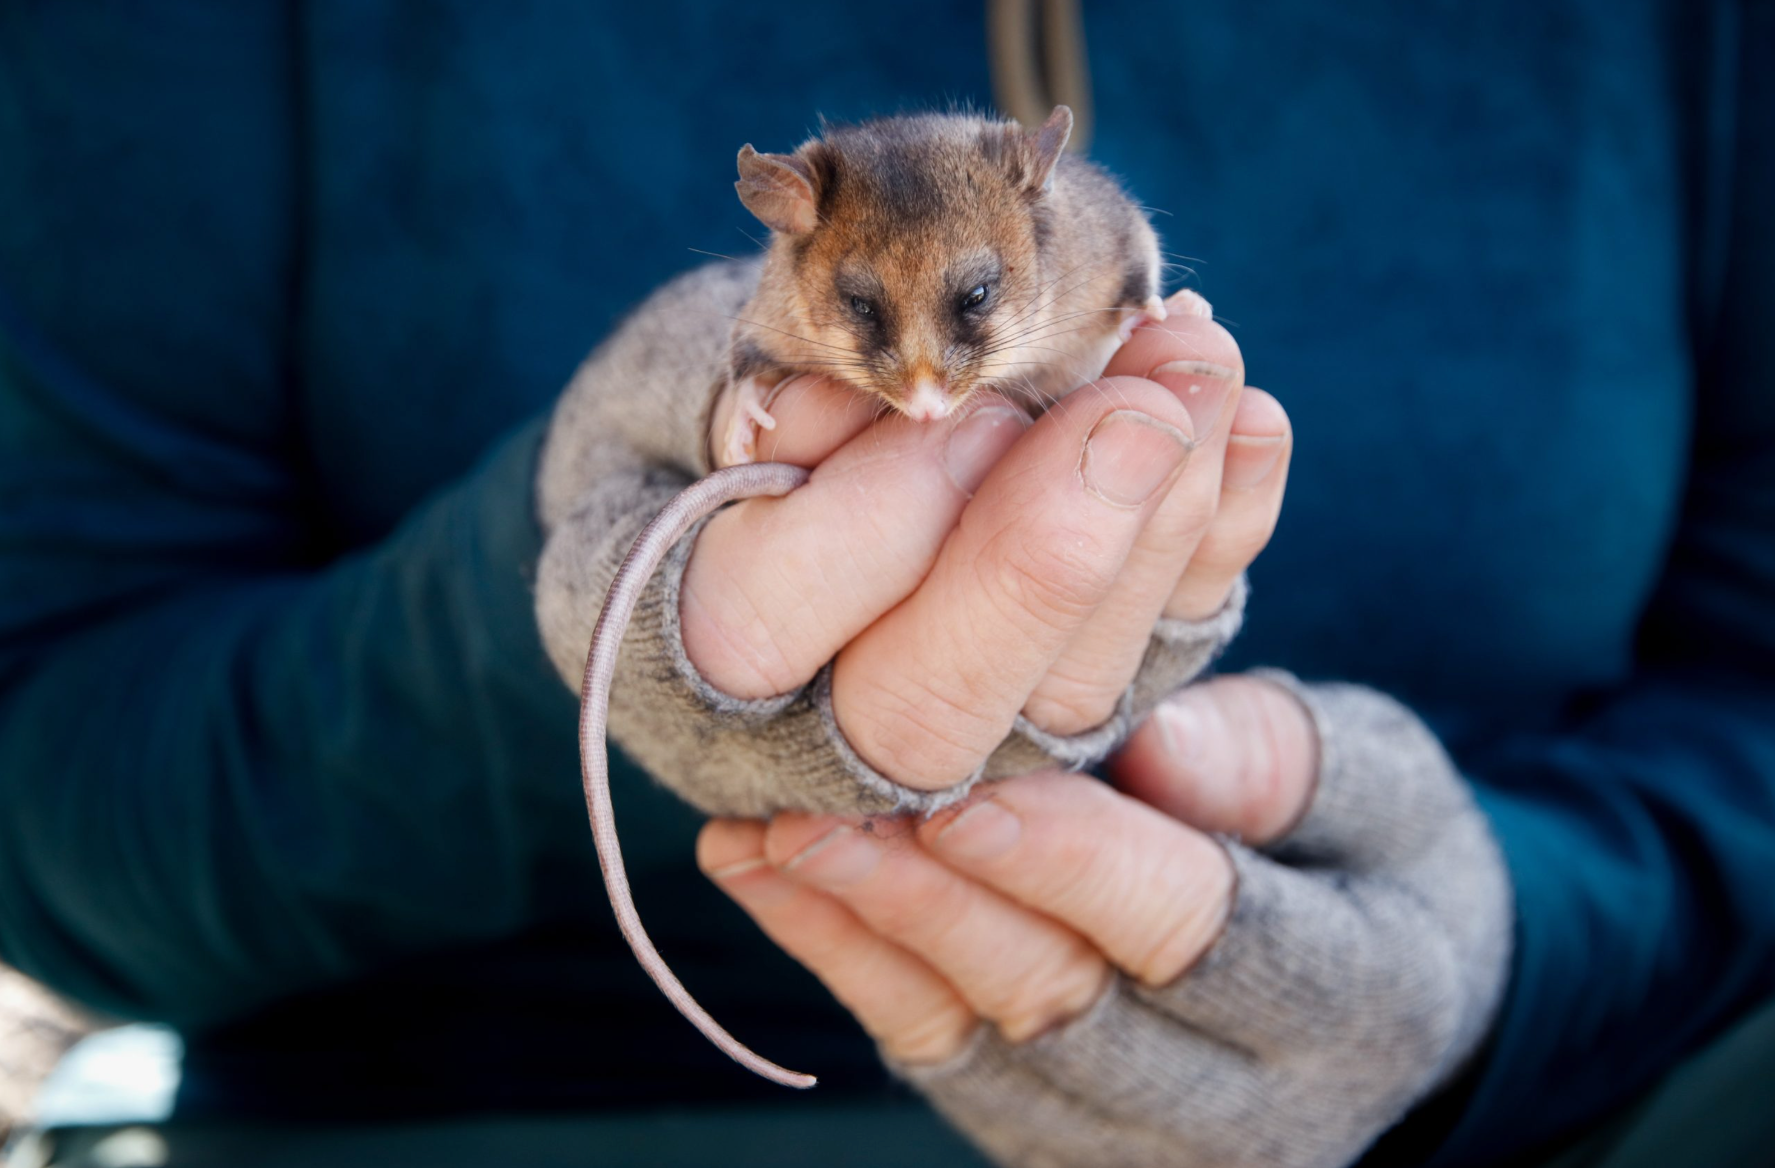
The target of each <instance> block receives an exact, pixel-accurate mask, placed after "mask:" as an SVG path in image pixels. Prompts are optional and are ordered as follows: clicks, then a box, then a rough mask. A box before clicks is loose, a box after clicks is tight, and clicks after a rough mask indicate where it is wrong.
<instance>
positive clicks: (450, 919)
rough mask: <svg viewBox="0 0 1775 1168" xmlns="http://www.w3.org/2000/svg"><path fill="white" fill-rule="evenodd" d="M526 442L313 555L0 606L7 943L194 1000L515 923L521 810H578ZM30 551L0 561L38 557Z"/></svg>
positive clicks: (98, 979)
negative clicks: (96, 613)
mask: <svg viewBox="0 0 1775 1168" xmlns="http://www.w3.org/2000/svg"><path fill="white" fill-rule="evenodd" d="M539 440H540V427H539V426H530V427H526V428H525V429H524V430H523V431H521V432H520V433H518V434H517V435H515V436H514V437H512V438H511V439H510V440H508V441H507V442H506V443H505V444H504V445H503V446H501V447H500V448H499V449H498V450H497V451H496V452H495V453H494V454H493V455H492V456H491V457H490V458H489V459H487V460H486V461H485V463H484V464H483V465H482V466H481V467H480V468H479V469H478V470H477V471H475V472H474V473H472V474H471V475H469V476H467V477H466V478H465V479H463V480H462V481H460V482H459V483H457V484H455V485H453V486H451V487H449V488H447V489H445V490H443V491H442V492H441V493H439V494H438V495H436V496H435V497H434V498H433V499H432V500H431V501H430V502H429V503H428V504H427V505H425V506H423V507H422V508H420V509H419V510H417V511H416V512H415V513H414V514H413V515H412V516H410V517H409V520H408V521H407V522H406V523H405V524H404V525H403V526H401V527H400V528H399V529H398V530H397V531H395V532H394V533H393V534H392V535H391V536H390V537H388V538H387V539H386V540H384V541H383V542H381V543H380V544H378V545H375V546H372V547H370V548H368V549H366V550H364V551H362V552H359V553H357V554H354V555H351V556H349V557H347V558H345V559H343V560H340V561H337V562H335V563H333V564H331V565H329V566H327V567H325V568H323V569H319V570H315V571H311V572H281V573H269V572H260V573H254V572H244V571H235V572H221V571H218V572H213V573H209V574H206V575H205V576H203V577H200V578H198V579H196V580H188V581H186V582H183V583H181V584H179V585H178V586H175V587H168V588H162V589H158V590H155V591H153V592H152V593H150V594H149V598H147V599H139V600H132V601H130V602H127V603H113V604H110V605H107V606H104V607H103V608H102V609H101V610H100V611H101V612H102V613H103V615H102V616H101V617H97V618H92V619H84V620H82V621H80V622H79V624H78V626H77V627H71V628H63V629H60V630H56V631H54V632H53V633H51V634H49V635H47V636H46V635H45V634H44V631H43V630H44V622H38V623H37V624H35V625H34V626H33V628H32V630H31V631H32V633H33V634H35V635H34V636H33V637H32V638H31V640H33V641H34V642H35V643H36V651H31V647H30V646H28V645H25V642H26V637H25V636H24V635H22V634H20V633H19V632H18V631H17V630H14V631H13V633H12V635H10V636H9V637H8V638H7V641H8V644H7V647H8V648H9V649H14V650H16V651H15V652H12V653H9V654H8V655H7V657H6V661H7V665H8V667H7V668H6V670H5V671H4V673H3V674H0V678H3V681H0V955H3V957H4V959H5V960H6V961H7V962H9V963H11V964H14V965H16V966H18V967H19V968H20V969H22V970H24V971H26V972H28V973H30V974H32V975H33V976H35V977H38V978H39V979H41V980H43V981H45V982H47V983H49V984H51V985H53V986H55V987H57V988H58V989H61V990H63V991H65V992H67V993H69V994H71V995H72V996H74V997H76V998H79V999H81V1000H83V1001H85V1002H88V1003H90V1004H92V1005H95V1006H98V1007H100V1008H102V1009H105V1010H109V1011H114V1012H118V1013H121V1014H125V1015H141V1016H151V1017H156V1018H162V1019H166V1020H170V1021H172V1022H175V1023H177V1024H181V1025H201V1024H203V1023H206V1022H211V1021H216V1020H219V1019H224V1018H227V1017H230V1016H232V1015H235V1014H238V1013H239V1012H241V1011H243V1010H246V1009H248V1008H250V1007H252V1006H254V1005H256V1004H258V1003H261V1002H264V1001H268V1000H271V999H273V998H276V997H278V996H280V995H283V994H286V993H288V992H290V991H292V990H295V989H297V988H300V987H303V986H306V985H312V984H315V983H318V982H322V981H326V980H331V979H334V978H339V977H344V976H348V975H350V974H352V973H354V972H357V971H360V970H362V969H364V968H366V967H368V966H370V965H373V964H375V963H377V962H379V961H382V960H386V959H390V958H392V957H395V956H398V955H401V954H405V953H411V952H415V951H418V950H420V949H422V948H429V947H434V946H438V945H443V944H449V943H452V942H463V941H470V940H475V939H479V938H486V937H490V936H495V935H499V934H502V933H506V932H509V931H511V930H513V929H515V928H517V927H518V926H520V925H521V924H522V923H524V922H525V920H526V919H527V916H526V914H527V913H528V912H530V911H531V910H532V907H533V906H532V901H531V893H532V889H531V880H532V871H533V864H532V863H531V858H532V857H533V855H534V854H535V853H536V851H537V849H538V848H539V847H541V846H542V845H541V843H540V841H539V840H538V839H537V838H536V834H537V832H538V830H539V828H538V826H537V825H538V824H541V823H555V824H565V825H570V826H571V828H572V829H573V830H575V831H576V832H578V833H580V834H581V835H583V833H584V828H585V824H584V822H583V809H581V810H577V811H576V810H575V805H576V802H577V799H578V794H577V788H576V787H575V785H574V784H573V782H572V781H571V775H572V767H571V759H572V746H571V725H572V701H571V698H570V695H568V694H567V693H566V692H565V691H564V690H563V689H562V688H561V686H560V684H559V682H558V681H557V680H556V679H555V677H554V674H553V672H552V671H551V670H550V669H549V667H548V664H547V662H546V660H545V658H544V657H543V654H542V650H541V646H540V644H539V642H538V639H537V634H536V630H535V626H534V623H533V621H532V619H531V615H530V608H531V605H530V596H529V586H528V583H527V581H526V572H527V570H528V567H529V566H530V565H532V564H533V563H534V560H535V557H536V554H537V550H538V546H539V542H540V536H539V534H538V531H537V527H536V523H535V520H534V518H533V513H532V508H531V503H530V499H531V492H532V482H533V475H534V465H535V457H536V449H537V446H538V443H539ZM12 534H14V535H15V536H16V534H17V533H16V531H15V532H13V533H12ZM30 550H31V549H28V548H27V549H21V548H20V547H19V546H18V543H17V541H16V540H15V542H14V546H13V548H12V554H11V555H9V557H8V558H7V563H8V571H7V574H6V576H7V579H8V582H9V586H10V585H19V586H20V587H21V588H22V586H23V585H24V584H26V583H29V582H30V581H29V580H28V579H26V578H24V576H25V570H26V568H27V567H28V565H30V564H33V563H37V564H44V563H45V562H46V561H48V560H51V559H53V558H54V557H52V556H51V555H50V554H49V552H48V551H45V550H44V549H41V548H38V549H36V550H37V551H39V552H40V553H41V554H38V555H30V554H26V553H27V552H29V551H30ZM112 554H113V555H116V556H117V557H118V558H119V559H120V560H121V559H123V558H124V557H125V553H124V550H123V549H121V548H114V549H113V551H112ZM45 570H46V571H47V568H46V569H45ZM66 574H67V575H68V577H69V578H78V576H79V573H77V572H73V571H68V572H67V573H66ZM21 646H24V647H22V648H21ZM545 762H549V763H553V764H554V765H544V764H545ZM556 788H559V790H558V791H557V790H556ZM588 878H589V877H588Z"/></svg>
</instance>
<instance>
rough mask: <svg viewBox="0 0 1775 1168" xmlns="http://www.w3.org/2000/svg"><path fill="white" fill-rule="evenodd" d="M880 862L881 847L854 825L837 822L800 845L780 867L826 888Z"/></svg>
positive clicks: (856, 878)
mask: <svg viewBox="0 0 1775 1168" xmlns="http://www.w3.org/2000/svg"><path fill="white" fill-rule="evenodd" d="M880 863H881V848H880V847H879V846H878V845H876V844H875V843H874V842H873V841H871V840H868V839H865V838H863V836H862V835H861V834H860V833H859V832H858V831H857V829H856V828H854V827H851V826H849V825H847V824H841V825H840V826H838V827H835V828H833V829H832V830H831V831H829V832H827V833H826V834H825V835H823V836H821V837H820V838H819V839H817V840H815V841H814V842H813V843H811V844H809V845H807V846H806V847H805V848H802V849H801V851H799V852H797V853H796V854H795V858H794V859H792V860H790V861H789V862H788V863H787V864H784V865H783V867H784V869H786V870H787V871H790V872H793V873H794V874H795V876H796V878H797V879H801V880H807V881H809V882H811V883H814V884H819V885H822V886H824V887H827V888H840V887H843V886H844V885H847V884H855V883H857V881H859V880H862V879H863V878H864V877H866V876H868V875H869V874H870V873H871V872H873V871H875V869H876V866H877V865H879V864H880Z"/></svg>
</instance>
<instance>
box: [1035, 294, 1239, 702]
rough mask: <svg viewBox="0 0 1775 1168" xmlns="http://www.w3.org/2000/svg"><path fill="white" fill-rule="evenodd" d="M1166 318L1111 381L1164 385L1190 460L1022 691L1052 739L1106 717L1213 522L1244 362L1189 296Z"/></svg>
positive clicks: (1118, 364)
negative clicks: (1089, 608)
mask: <svg viewBox="0 0 1775 1168" xmlns="http://www.w3.org/2000/svg"><path fill="white" fill-rule="evenodd" d="M1169 305H1170V306H1171V307H1173V308H1174V309H1176V311H1174V312H1173V313H1172V315H1171V316H1169V317H1168V318H1167V319H1166V320H1165V321H1164V322H1162V323H1159V324H1152V325H1147V326H1145V327H1143V328H1140V329H1137V330H1136V331H1135V333H1134V335H1133V337H1132V338H1130V339H1129V341H1128V343H1127V344H1125V345H1123V346H1122V348H1121V349H1120V350H1119V351H1117V353H1116V355H1115V357H1114V358H1112V359H1111V361H1110V363H1109V367H1108V369H1107V370H1106V371H1105V372H1106V373H1107V374H1109V375H1118V374H1119V375H1126V376H1130V377H1141V378H1145V379H1147V380H1149V381H1152V382H1154V383H1156V384H1159V385H1162V386H1163V387H1164V388H1165V389H1166V390H1168V391H1170V392H1171V393H1172V394H1173V395H1174V396H1175V397H1176V398H1177V400H1178V401H1179V402H1180V403H1182V405H1183V406H1184V408H1185V409H1186V410H1187V411H1188V413H1189V418H1190V424H1191V435H1192V448H1191V451H1190V457H1189V464H1188V465H1187V466H1186V467H1185V468H1184V470H1183V473H1182V474H1181V475H1179V476H1178V479H1177V481H1176V482H1175V483H1173V484H1172V486H1171V488H1170V490H1169V491H1168V492H1167V493H1166V495H1165V498H1164V500H1163V501H1162V502H1161V503H1160V504H1159V506H1158V508H1157V510H1156V511H1155V512H1154V514H1153V516H1152V519H1151V520H1150V521H1148V523H1147V524H1146V526H1145V527H1144V528H1142V529H1141V531H1140V534H1139V537H1138V538H1137V539H1136V540H1135V542H1134V546H1133V549H1132V550H1131V551H1130V552H1129V554H1128V559H1127V562H1126V564H1125V565H1124V566H1123V568H1122V571H1121V574H1120V575H1119V576H1118V577H1117V578H1116V581H1115V584H1114V586H1113V587H1112V588H1111V589H1110V591H1109V594H1108V595H1107V596H1106V597H1105V598H1104V600H1103V603H1102V604H1100V605H1098V606H1097V609H1096V611H1094V612H1093V613H1092V614H1091V616H1090V619H1089V620H1087V621H1086V622H1085V623H1084V625H1083V626H1082V627H1080V628H1079V629H1078V631H1077V632H1076V633H1075V634H1074V635H1073V638H1072V640H1071V641H1070V642H1069V643H1068V644H1067V646H1066V648H1065V650H1064V651H1062V652H1061V654H1060V656H1059V657H1058V658H1057V659H1056V660H1055V662H1054V664H1053V666H1052V667H1051V668H1050V669H1049V670H1048V672H1047V674H1046V675H1045V676H1044V677H1043V678H1042V680H1041V681H1040V683H1039V684H1037V686H1036V687H1035V691H1034V692H1033V693H1031V694H1030V697H1029V702H1028V704H1027V705H1026V706H1025V707H1024V711H1023V712H1024V714H1025V715H1026V716H1027V717H1028V718H1029V720H1030V721H1031V722H1033V723H1034V724H1035V725H1036V726H1038V727H1040V728H1041V729H1043V730H1047V731H1049V732H1050V733H1054V734H1078V733H1081V732H1083V731H1085V730H1089V729H1091V728H1092V727H1094V726H1098V725H1101V724H1102V723H1103V722H1104V721H1105V720H1106V719H1108V718H1109V717H1110V715H1112V714H1113V713H1114V712H1115V710H1116V706H1117V704H1118V703H1119V702H1120V700H1121V696H1122V693H1123V691H1125V690H1126V689H1127V687H1128V683H1129V682H1130V681H1131V680H1133V678H1134V674H1135V672H1136V671H1137V670H1138V669H1139V668H1140V662H1141V658H1142V657H1143V656H1144V655H1145V653H1146V647H1147V642H1148V640H1149V638H1150V636H1151V634H1152V628H1153V625H1154V623H1155V622H1156V621H1157V620H1158V619H1159V617H1160V615H1161V614H1162V613H1163V611H1164V609H1165V606H1166V603H1167V601H1168V600H1169V599H1170V598H1171V596H1172V593H1173V592H1174V591H1175V590H1176V588H1177V586H1178V581H1179V579H1180V578H1182V577H1183V576H1184V573H1185V568H1186V567H1187V566H1188V565H1189V564H1190V562H1191V557H1192V555H1193V554H1194V553H1195V551H1196V549H1197V546H1198V545H1199V544H1200V543H1201V541H1202V539H1203V536H1204V533H1205V532H1207V531H1208V530H1209V528H1210V524H1211V523H1212V522H1213V521H1214V520H1215V513H1216V505H1217V503H1218V501H1219V499H1220V497H1221V464H1222V458H1223V456H1224V454H1225V453H1226V450H1227V439H1228V434H1229V432H1230V427H1229V426H1228V425H1227V424H1226V417H1227V415H1229V414H1231V413H1233V411H1234V410H1235V409H1236V408H1237V402H1238V400H1239V397H1240V386H1241V384H1242V382H1243V380H1244V372H1243V370H1244V362H1243V359H1242V358H1241V356H1240V353H1239V347H1238V345H1237V344H1236V343H1234V341H1233V338H1232V336H1231V335H1230V334H1229V333H1228V332H1227V331H1226V330H1225V329H1223V328H1221V327H1220V326H1219V325H1217V324H1215V323H1214V322H1213V321H1212V320H1210V319H1208V318H1207V317H1205V316H1203V315H1199V314H1198V313H1197V312H1195V311H1191V308H1192V305H1196V306H1203V307H1205V306H1206V302H1205V301H1203V300H1202V299H1201V298H1200V297H1198V296H1194V294H1193V293H1192V294H1179V295H1178V296H1174V297H1172V299H1171V301H1170V302H1169Z"/></svg>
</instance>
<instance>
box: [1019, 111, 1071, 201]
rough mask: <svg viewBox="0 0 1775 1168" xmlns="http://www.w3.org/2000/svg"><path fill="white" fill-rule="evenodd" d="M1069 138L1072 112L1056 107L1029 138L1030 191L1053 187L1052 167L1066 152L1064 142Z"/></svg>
mask: <svg viewBox="0 0 1775 1168" xmlns="http://www.w3.org/2000/svg"><path fill="white" fill-rule="evenodd" d="M1070 137H1072V110H1071V109H1069V108H1067V107H1066V106H1063V105H1057V106H1055V107H1054V112H1053V113H1051V114H1049V115H1048V120H1047V121H1045V122H1043V123H1042V125H1041V128H1040V129H1039V130H1037V131H1035V133H1033V134H1031V135H1030V136H1029V139H1030V141H1029V147H1030V152H1031V154H1032V155H1033V157H1032V158H1031V160H1030V175H1029V186H1030V189H1031V190H1042V191H1045V190H1047V189H1048V188H1049V187H1051V186H1053V185H1054V166H1055V164H1056V163H1058V162H1059V161H1060V155H1061V154H1062V153H1063V152H1064V151H1065V150H1066V140H1067V139H1068V138H1070Z"/></svg>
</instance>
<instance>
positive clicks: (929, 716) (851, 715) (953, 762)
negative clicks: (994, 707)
mask: <svg viewBox="0 0 1775 1168" xmlns="http://www.w3.org/2000/svg"><path fill="white" fill-rule="evenodd" d="M863 685H864V686H865V688H864V689H862V690H860V691H855V692H853V691H850V690H848V689H847V690H845V691H843V692H836V691H835V693H834V695H833V700H834V706H835V709H834V712H835V714H836V715H837V717H838V721H839V725H840V727H841V728H842V731H843V733H844V735H845V737H846V739H847V740H848V741H849V742H850V743H851V745H852V747H853V748H854V749H855V750H856V751H857V753H858V754H860V755H862V756H863V758H864V760H865V761H866V762H868V763H869V764H870V765H871V766H873V767H875V768H876V769H877V770H879V771H880V772H881V773H882V774H884V775H887V776H888V777H889V778H893V779H896V780H898V781H900V782H906V783H912V784H914V785H918V786H926V785H928V784H938V785H943V784H947V783H954V782H960V781H961V780H962V779H965V778H966V777H967V776H968V775H970V774H972V773H973V772H974V768H976V767H977V766H979V765H980V760H981V759H982V758H984V757H985V755H986V752H987V751H988V750H989V749H990V748H991V747H992V746H993V745H995V744H996V742H997V740H998V738H999V737H1002V733H1001V732H998V731H997V730H996V728H995V727H993V726H990V725H988V724H987V721H986V719H985V718H984V717H983V716H982V714H981V712H980V711H981V710H982V709H983V708H986V707H987V704H988V703H986V702H985V701H984V700H983V699H982V700H974V699H975V698H980V697H981V695H969V694H967V693H964V694H962V695H959V696H951V695H949V694H947V693H945V692H943V691H942V690H940V689H938V688H937V687H936V686H934V685H933V684H931V682H929V681H928V680H925V679H922V678H920V677H917V676H911V677H904V678H897V679H894V680H889V679H883V678H875V679H871V680H868V681H866V682H864V683H863Z"/></svg>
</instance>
